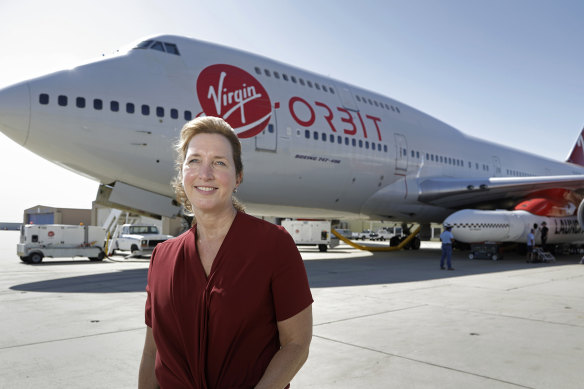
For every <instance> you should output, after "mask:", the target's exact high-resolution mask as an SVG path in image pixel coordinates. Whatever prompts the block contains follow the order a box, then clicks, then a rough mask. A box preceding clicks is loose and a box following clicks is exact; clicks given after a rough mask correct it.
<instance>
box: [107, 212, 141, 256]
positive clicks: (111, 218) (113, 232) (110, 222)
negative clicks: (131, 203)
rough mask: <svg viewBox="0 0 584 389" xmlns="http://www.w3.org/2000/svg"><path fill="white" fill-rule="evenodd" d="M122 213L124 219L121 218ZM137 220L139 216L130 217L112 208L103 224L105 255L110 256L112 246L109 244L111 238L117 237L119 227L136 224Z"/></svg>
mask: <svg viewBox="0 0 584 389" xmlns="http://www.w3.org/2000/svg"><path fill="white" fill-rule="evenodd" d="M123 213H125V214H126V215H125V218H123V217H122V214H123ZM139 220H140V217H139V216H132V215H130V214H129V213H128V212H125V211H122V210H120V209H115V208H114V209H112V210H111V211H110V214H109V215H108V217H107V218H106V220H105V222H104V223H103V228H105V233H106V241H107V248H106V255H108V256H110V255H111V254H112V253H113V246H112V244H111V243H112V240H113V239H112V238H114V237H117V234H118V232H119V227H120V225H121V224H133V223H137V222H138V221H139Z"/></svg>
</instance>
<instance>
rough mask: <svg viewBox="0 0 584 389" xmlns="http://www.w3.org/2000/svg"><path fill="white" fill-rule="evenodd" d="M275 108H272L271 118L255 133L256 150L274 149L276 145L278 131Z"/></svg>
mask: <svg viewBox="0 0 584 389" xmlns="http://www.w3.org/2000/svg"><path fill="white" fill-rule="evenodd" d="M276 122H277V119H276V110H275V109H272V118H271V119H270V122H269V123H268V125H267V127H266V128H264V130H263V131H262V132H261V133H260V134H258V135H256V137H255V142H256V150H261V151H276V150H277V145H278V131H277V126H276Z"/></svg>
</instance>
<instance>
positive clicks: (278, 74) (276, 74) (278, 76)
mask: <svg viewBox="0 0 584 389" xmlns="http://www.w3.org/2000/svg"><path fill="white" fill-rule="evenodd" d="M274 77H276V78H277V79H278V80H279V79H280V73H278V72H274Z"/></svg>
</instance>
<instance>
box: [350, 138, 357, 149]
mask: <svg viewBox="0 0 584 389" xmlns="http://www.w3.org/2000/svg"><path fill="white" fill-rule="evenodd" d="M351 144H352V145H353V147H355V146H357V140H356V139H355V138H353V139H352V140H351Z"/></svg>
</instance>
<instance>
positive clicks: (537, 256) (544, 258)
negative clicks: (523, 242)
mask: <svg viewBox="0 0 584 389" xmlns="http://www.w3.org/2000/svg"><path fill="white" fill-rule="evenodd" d="M555 261H556V257H554V256H553V255H552V253H550V252H548V251H543V249H542V248H541V247H536V248H534V249H533V259H532V262H555Z"/></svg>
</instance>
